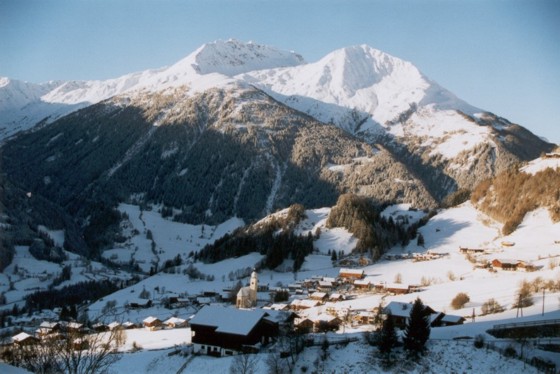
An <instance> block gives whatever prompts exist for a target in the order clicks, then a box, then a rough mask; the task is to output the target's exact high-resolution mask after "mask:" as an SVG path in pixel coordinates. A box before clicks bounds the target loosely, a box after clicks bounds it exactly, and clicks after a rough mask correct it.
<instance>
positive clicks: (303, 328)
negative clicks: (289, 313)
mask: <svg viewBox="0 0 560 374" xmlns="http://www.w3.org/2000/svg"><path fill="white" fill-rule="evenodd" d="M314 326H315V324H314V323H313V321H312V320H310V319H309V318H296V319H295V320H294V328H295V330H296V332H298V333H303V334H307V333H310V332H311V331H313V327H314Z"/></svg>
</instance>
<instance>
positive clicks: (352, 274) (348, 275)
mask: <svg viewBox="0 0 560 374" xmlns="http://www.w3.org/2000/svg"><path fill="white" fill-rule="evenodd" d="M338 276H339V278H342V279H343V280H347V281H354V280H355V279H362V278H363V277H364V271H363V270H362V269H348V268H342V269H340V271H339V272H338Z"/></svg>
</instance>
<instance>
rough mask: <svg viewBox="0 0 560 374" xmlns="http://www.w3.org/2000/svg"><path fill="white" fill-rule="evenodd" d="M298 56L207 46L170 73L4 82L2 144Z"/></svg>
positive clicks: (231, 44) (247, 46)
mask: <svg viewBox="0 0 560 374" xmlns="http://www.w3.org/2000/svg"><path fill="white" fill-rule="evenodd" d="M303 62H304V60H303V58H302V57H301V56H300V55H298V54H296V53H294V52H285V51H280V50H278V49H275V48H272V47H268V46H262V45H258V44H254V43H241V42H239V41H237V40H228V41H215V42H213V43H208V44H205V45H203V46H201V47H200V48H198V49H197V50H196V51H194V52H193V53H191V54H190V55H188V56H187V57H186V58H184V59H182V60H180V61H179V62H177V63H176V64H174V65H171V66H169V67H167V68H161V69H156V70H146V71H142V72H137V73H132V74H127V75H124V76H122V77H119V78H115V79H109V80H104V81H99V80H93V81H68V82H64V81H54V82H48V83H45V84H34V83H28V82H23V81H18V80H11V79H8V78H0V139H2V138H5V137H7V136H10V135H13V134H14V133H16V132H18V131H21V130H25V129H28V128H30V127H32V126H34V125H35V124H36V123H37V122H39V121H41V120H43V119H45V118H48V119H49V122H52V121H54V120H56V119H57V118H60V117H61V116H62V115H64V114H68V113H70V112H73V111H75V110H77V109H80V108H83V107H86V106H88V105H91V104H95V103H98V102H100V101H103V100H106V99H108V98H111V97H114V96H117V95H121V94H124V93H129V92H134V91H138V92H144V93H145V92H157V91H161V90H165V89H169V88H176V87H183V88H185V89H186V90H188V91H189V92H190V93H193V94H194V93H197V92H201V91H205V90H207V89H210V88H215V87H223V86H227V85H228V84H229V83H232V79H230V78H229V77H231V76H234V75H237V74H241V73H247V72H250V71H254V70H260V69H269V68H273V67H285V66H294V65H299V64H302V63H303Z"/></svg>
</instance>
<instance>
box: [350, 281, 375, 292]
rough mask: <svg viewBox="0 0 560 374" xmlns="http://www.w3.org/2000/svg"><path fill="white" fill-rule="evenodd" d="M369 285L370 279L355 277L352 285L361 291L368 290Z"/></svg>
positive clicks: (369, 288)
mask: <svg viewBox="0 0 560 374" xmlns="http://www.w3.org/2000/svg"><path fill="white" fill-rule="evenodd" d="M371 286H372V284H371V280H369V279H357V280H355V281H354V287H355V288H356V289H358V290H361V291H369V290H371Z"/></svg>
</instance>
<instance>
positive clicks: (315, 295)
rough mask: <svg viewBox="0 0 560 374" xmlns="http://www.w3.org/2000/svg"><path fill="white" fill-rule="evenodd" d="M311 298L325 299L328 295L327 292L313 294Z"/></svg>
mask: <svg viewBox="0 0 560 374" xmlns="http://www.w3.org/2000/svg"><path fill="white" fill-rule="evenodd" d="M309 297H312V298H314V299H323V298H325V297H327V294H326V293H325V292H319V291H317V292H313V293H312V294H311V295H309Z"/></svg>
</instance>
